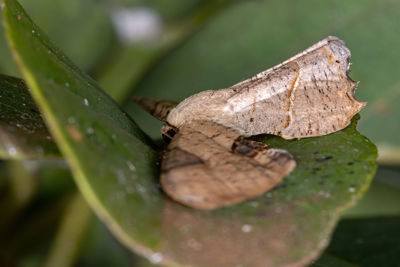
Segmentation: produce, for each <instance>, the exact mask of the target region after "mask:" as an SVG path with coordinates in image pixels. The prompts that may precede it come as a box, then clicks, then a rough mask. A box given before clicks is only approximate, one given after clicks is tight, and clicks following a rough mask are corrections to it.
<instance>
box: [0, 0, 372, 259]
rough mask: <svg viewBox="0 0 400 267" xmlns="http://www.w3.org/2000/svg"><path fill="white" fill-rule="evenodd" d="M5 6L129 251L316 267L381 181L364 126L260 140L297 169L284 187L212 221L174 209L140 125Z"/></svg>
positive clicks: (79, 177)
mask: <svg viewBox="0 0 400 267" xmlns="http://www.w3.org/2000/svg"><path fill="white" fill-rule="evenodd" d="M4 3H5V8H4V18H5V24H6V29H7V34H8V38H9V41H10V44H11V46H12V48H13V49H14V54H15V55H16V59H17V61H18V63H19V65H20V68H21V71H22V73H23V74H24V76H25V78H26V80H27V82H28V84H29V86H30V88H31V90H32V94H33V97H34V99H35V100H36V102H37V103H38V105H39V107H40V108H41V110H42V111H43V114H44V116H45V119H46V121H47V123H48V125H49V128H50V130H51V132H52V134H53V136H54V137H55V140H56V141H57V143H58V145H59V147H60V149H61V151H62V153H63V154H64V156H65V157H66V158H67V160H68V162H69V164H70V166H71V168H72V170H73V172H74V176H75V179H76V182H77V184H78V186H79V188H80V190H81V191H82V193H83V194H84V196H85V198H86V200H87V201H88V202H89V204H90V205H91V207H92V208H93V209H94V210H95V211H96V212H97V214H98V215H99V216H100V217H101V218H102V219H103V221H104V222H105V223H106V224H107V225H108V226H109V228H110V229H111V230H112V231H113V232H114V233H115V234H116V235H117V236H118V237H119V239H120V240H121V241H123V242H124V243H125V244H126V245H127V246H129V247H130V248H131V249H133V250H135V251H138V252H139V253H140V254H142V255H145V256H147V257H149V259H150V260H151V261H152V262H154V263H159V262H163V263H166V264H181V265H193V264H196V265H202V266H209V265H213V266H221V265H228V266H231V265H237V264H239V263H243V264H245V265H273V266H275V265H285V264H299V265H300V264H301V265H304V264H307V263H309V262H310V261H311V260H313V259H314V258H315V257H317V256H318V254H319V253H320V251H321V250H322V249H323V248H324V247H325V246H326V244H327V242H328V240H329V237H330V233H331V231H332V229H333V227H334V225H335V223H336V221H337V220H338V218H339V216H340V213H341V211H342V210H343V209H344V208H346V207H348V206H349V205H351V204H352V203H354V201H355V200H357V199H358V198H359V197H360V196H361V195H362V193H363V192H364V191H365V190H366V189H367V187H368V185H369V183H370V181H371V179H372V176H373V173H374V171H375V167H376V166H375V157H376V149H375V146H374V145H373V144H372V143H370V142H369V141H368V139H366V138H365V137H363V136H361V135H360V134H359V133H358V132H357V131H356V130H355V126H356V119H354V120H353V123H352V124H351V126H349V127H348V128H346V129H345V130H343V131H341V132H337V133H334V134H331V135H328V136H323V137H318V138H308V139H304V140H292V141H285V140H283V139H280V138H277V137H258V140H263V141H265V142H266V143H268V144H269V145H270V146H272V147H280V148H283V149H286V150H288V151H289V152H291V153H292V154H293V156H294V157H295V159H296V161H297V168H296V170H295V171H294V172H293V173H292V174H291V175H289V176H288V177H287V178H285V181H284V183H283V184H281V185H280V186H279V187H278V188H276V189H275V190H273V191H272V192H269V193H267V194H265V195H263V196H261V197H259V198H256V199H254V200H252V201H248V202H244V203H240V204H237V205H234V206H231V207H226V208H222V209H219V210H216V211H210V212H205V211H198V210H194V209H190V208H186V207H183V206H181V205H180V204H178V203H175V202H173V201H170V200H168V199H167V198H164V197H163V195H162V194H161V192H160V190H159V188H158V186H157V183H156V181H155V179H156V177H157V175H158V173H157V167H156V161H157V156H156V154H155V153H154V151H153V150H152V149H151V147H150V146H149V145H148V143H149V142H148V141H147V139H146V138H145V137H144V135H143V134H142V133H141V132H140V130H139V129H137V127H136V126H135V124H134V123H133V122H132V121H131V120H130V119H129V118H128V117H127V116H126V115H124V113H122V112H121V111H120V110H119V109H118V108H117V107H116V105H115V104H114V103H113V102H112V101H111V100H110V99H109V98H108V97H107V96H105V95H104V94H103V93H101V91H100V90H99V89H98V88H97V86H96V84H95V83H94V82H93V81H92V80H90V78H89V77H87V76H86V75H84V74H83V73H82V72H80V71H79V70H78V69H77V68H76V67H74V65H73V64H72V63H71V62H70V61H69V60H68V59H67V58H66V57H65V56H64V55H63V54H62V53H61V52H60V51H58V50H57V49H56V48H55V47H54V46H53V45H52V44H51V43H50V41H49V40H48V39H47V38H45V37H44V34H43V32H42V31H40V30H39V29H38V28H37V27H36V26H35V25H34V24H33V23H32V21H31V20H30V19H29V18H28V17H27V15H26V14H25V12H24V11H23V10H22V8H21V6H20V5H19V4H18V3H17V2H15V1H14V0H4ZM260 138H261V139H260Z"/></svg>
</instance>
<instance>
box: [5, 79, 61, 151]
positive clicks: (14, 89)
mask: <svg viewBox="0 0 400 267" xmlns="http://www.w3.org/2000/svg"><path fill="white" fill-rule="evenodd" d="M0 111H1V115H0V137H1V138H0V158H3V159H6V158H17V159H22V158H42V157H54V156H59V152H58V148H57V145H56V144H55V143H54V142H53V141H52V137H51V136H50V133H49V132H48V130H47V127H46V125H45V124H44V121H43V118H42V116H41V115H40V112H39V110H38V108H37V106H36V104H35V102H33V100H32V98H31V96H30V94H29V91H28V88H27V87H26V85H25V83H24V81H22V80H21V79H18V78H14V77H10V76H5V75H1V74H0Z"/></svg>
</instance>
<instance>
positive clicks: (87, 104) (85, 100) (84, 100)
mask: <svg viewBox="0 0 400 267" xmlns="http://www.w3.org/2000/svg"><path fill="white" fill-rule="evenodd" d="M83 102H84V103H85V106H89V100H87V98H85V99H83Z"/></svg>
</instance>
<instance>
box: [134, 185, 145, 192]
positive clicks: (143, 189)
mask: <svg viewBox="0 0 400 267" xmlns="http://www.w3.org/2000/svg"><path fill="white" fill-rule="evenodd" d="M136 189H137V190H138V191H139V192H141V193H145V192H146V187H144V186H142V185H137V186H136Z"/></svg>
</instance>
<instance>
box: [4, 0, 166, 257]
mask: <svg viewBox="0 0 400 267" xmlns="http://www.w3.org/2000/svg"><path fill="white" fill-rule="evenodd" d="M4 4H5V6H4V10H3V17H4V22H5V25H6V31H7V35H8V39H9V42H10V45H11V47H12V49H13V52H14V54H15V56H16V60H17V62H18V64H19V66H20V69H21V72H22V73H23V74H24V77H25V79H26V80H27V83H28V84H29V87H30V88H31V93H32V95H33V98H34V99H35V101H36V102H37V103H38V105H39V107H40V109H41V111H42V112H43V114H44V117H45V119H46V122H47V123H48V125H49V128H50V131H51V133H52V134H53V136H54V138H55V140H56V142H57V143H58V145H59V147H60V150H61V152H62V153H63V155H64V156H65V157H66V159H67V161H68V163H69V164H70V166H71V168H72V171H73V173H74V177H75V179H76V182H77V184H78V186H79V188H80V190H81V191H82V193H83V194H84V196H85V198H86V200H87V201H88V202H89V204H90V205H91V207H92V208H93V209H94V210H95V211H96V212H97V214H98V215H99V216H100V217H101V218H102V219H103V220H104V221H105V222H106V223H107V224H108V226H109V227H110V228H111V229H113V230H114V231H115V232H117V233H118V235H119V236H120V238H121V239H122V240H123V241H124V242H125V243H126V244H129V245H130V246H132V247H135V248H137V249H139V250H142V253H144V252H143V251H149V250H150V249H149V248H154V246H155V245H156V244H157V243H158V240H159V238H160V237H159V235H158V233H157V232H156V231H154V227H157V225H159V224H160V218H159V217H160V216H161V213H160V209H162V202H161V199H162V198H161V193H160V191H159V190H158V188H157V187H156V184H155V181H154V178H155V177H156V176H157V167H156V160H157V159H158V157H157V155H156V153H155V152H154V150H153V149H152V148H151V147H150V141H149V140H148V139H147V138H146V136H145V135H144V134H143V133H142V132H141V131H140V130H139V129H138V128H137V126H136V125H135V123H134V122H133V121H132V120H131V119H130V118H129V117H128V116H127V115H126V114H125V113H124V112H123V111H121V110H120V109H119V107H118V106H116V104H115V103H114V102H113V101H112V100H111V99H110V98H109V97H108V96H107V95H105V94H104V93H103V92H102V91H101V90H100V89H99V88H98V87H97V85H96V83H95V82H94V81H93V80H92V79H90V78H89V77H88V76H87V75H86V74H84V73H83V72H81V71H80V70H79V69H78V68H77V67H76V66H75V65H73V63H71V61H70V60H69V59H68V58H67V57H66V56H65V55H64V54H63V53H62V52H60V51H59V50H58V49H57V48H56V47H55V46H54V45H53V44H52V43H51V42H50V41H49V40H48V39H47V38H46V36H45V34H44V33H43V32H42V31H41V30H40V29H39V28H38V27H37V26H36V25H34V24H33V22H32V21H31V20H30V18H29V17H28V16H27V15H26V13H25V12H24V10H23V9H22V7H21V6H20V5H19V4H18V3H17V2H16V1H13V0H10V1H8V0H7V1H4ZM138 239H139V240H140V241H141V244H140V245H137V243H136V240H138Z"/></svg>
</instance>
